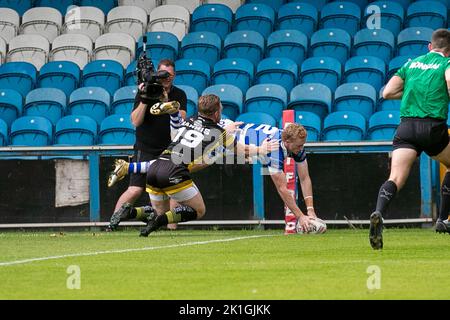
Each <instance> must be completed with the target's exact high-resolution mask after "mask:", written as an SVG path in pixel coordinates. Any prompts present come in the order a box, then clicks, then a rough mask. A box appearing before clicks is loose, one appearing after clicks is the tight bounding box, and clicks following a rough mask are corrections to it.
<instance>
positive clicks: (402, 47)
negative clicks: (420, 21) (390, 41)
mask: <svg viewBox="0 0 450 320" xmlns="http://www.w3.org/2000/svg"><path fill="white" fill-rule="evenodd" d="M432 34H433V29H430V28H424V27H411V28H406V29H403V30H402V31H401V32H400V33H399V34H398V37H397V56H406V55H412V56H420V55H423V54H426V53H428V44H429V43H430V40H431V35H432Z"/></svg>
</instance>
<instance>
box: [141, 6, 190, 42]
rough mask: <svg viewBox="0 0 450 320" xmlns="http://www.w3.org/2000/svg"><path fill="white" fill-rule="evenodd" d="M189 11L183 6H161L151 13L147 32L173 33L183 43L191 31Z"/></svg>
mask: <svg viewBox="0 0 450 320" xmlns="http://www.w3.org/2000/svg"><path fill="white" fill-rule="evenodd" d="M189 22H190V16H189V11H188V10H187V9H186V8H184V7H181V6H176V5H165V6H159V7H156V8H155V9H153V10H152V12H150V21H149V24H148V28H147V31H148V32H153V31H166V32H170V33H173V34H174V35H176V36H177V38H178V40H179V41H181V40H182V39H183V37H184V36H185V35H186V33H187V32H188V30H189Z"/></svg>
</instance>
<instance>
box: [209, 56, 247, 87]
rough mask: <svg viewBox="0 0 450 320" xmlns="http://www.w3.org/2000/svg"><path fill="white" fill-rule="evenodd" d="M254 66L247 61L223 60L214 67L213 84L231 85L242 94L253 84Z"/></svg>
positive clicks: (237, 59) (236, 59)
mask: <svg viewBox="0 0 450 320" xmlns="http://www.w3.org/2000/svg"><path fill="white" fill-rule="evenodd" d="M254 73H255V71H254V66H253V64H252V63H251V62H250V61H249V60H247V59H239V58H235V59H222V60H220V61H218V62H217V63H216V64H215V65H214V69H213V75H212V77H211V83H212V84H231V85H234V86H236V87H238V88H239V89H240V90H241V91H242V92H247V89H248V88H249V87H250V86H251V85H252V83H253V75H254Z"/></svg>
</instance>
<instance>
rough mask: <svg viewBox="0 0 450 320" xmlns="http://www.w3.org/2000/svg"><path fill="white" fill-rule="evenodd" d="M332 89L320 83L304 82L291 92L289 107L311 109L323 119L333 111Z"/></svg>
mask: <svg viewBox="0 0 450 320" xmlns="http://www.w3.org/2000/svg"><path fill="white" fill-rule="evenodd" d="M331 105H332V94H331V90H330V89H329V88H328V87H327V86H325V85H323V84H319V83H302V84H299V85H298V86H296V87H294V88H293V89H292V90H291V93H290V99H289V104H288V106H287V107H288V109H294V110H295V111H309V112H313V113H315V114H317V115H318V116H319V117H320V118H321V119H324V118H325V116H326V115H327V114H328V113H330V112H331Z"/></svg>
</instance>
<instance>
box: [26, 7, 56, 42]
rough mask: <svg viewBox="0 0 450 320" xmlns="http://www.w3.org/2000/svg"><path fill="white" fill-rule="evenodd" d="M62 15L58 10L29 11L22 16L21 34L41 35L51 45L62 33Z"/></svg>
mask: <svg viewBox="0 0 450 320" xmlns="http://www.w3.org/2000/svg"><path fill="white" fill-rule="evenodd" d="M61 25H62V15H61V12H59V11H58V10H57V9H54V8H48V7H36V8H31V9H30V10H27V12H25V13H24V15H23V16H22V24H21V25H20V29H19V32H20V33H21V34H39V35H41V36H44V37H46V38H47V40H48V41H49V42H50V43H51V42H52V41H53V40H54V39H55V38H56V37H57V36H58V35H59V33H60V31H61Z"/></svg>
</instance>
